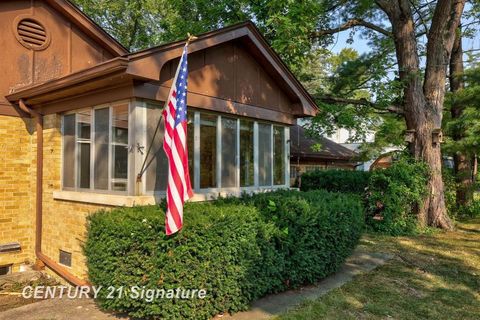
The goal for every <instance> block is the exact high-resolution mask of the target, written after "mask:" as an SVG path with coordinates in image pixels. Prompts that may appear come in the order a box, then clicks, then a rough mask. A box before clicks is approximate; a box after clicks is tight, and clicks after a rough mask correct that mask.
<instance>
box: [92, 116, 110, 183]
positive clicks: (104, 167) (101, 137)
mask: <svg viewBox="0 0 480 320" xmlns="http://www.w3.org/2000/svg"><path fill="white" fill-rule="evenodd" d="M109 131H110V109H109V108H102V109H95V125H94V136H95V142H94V143H95V147H94V148H95V149H94V154H95V160H94V166H93V168H94V174H93V179H94V181H93V184H94V189H100V190H108V143H109V141H110V137H109Z"/></svg>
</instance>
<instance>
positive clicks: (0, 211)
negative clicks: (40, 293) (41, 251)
mask: <svg viewBox="0 0 480 320" xmlns="http://www.w3.org/2000/svg"><path fill="white" fill-rule="evenodd" d="M32 127H33V121H32V120H31V119H21V118H17V117H7V116H0V244H5V243H9V242H19V243H20V245H21V248H22V250H21V251H20V252H12V253H0V266H3V265H9V264H13V271H18V270H19V266H20V265H21V264H23V263H25V262H27V263H33V262H34V239H35V238H34V236H35V234H34V224H35V212H34V201H35V198H34V196H32V195H34V192H35V170H34V169H35V167H34V161H35V160H34V158H32V144H33V141H32V137H33V135H32V134H31V130H32ZM32 168H33V170H32Z"/></svg>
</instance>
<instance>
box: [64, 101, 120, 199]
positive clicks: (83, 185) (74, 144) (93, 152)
mask: <svg viewBox="0 0 480 320" xmlns="http://www.w3.org/2000/svg"><path fill="white" fill-rule="evenodd" d="M128 154H129V153H128V104H122V105H118V106H113V107H103V108H92V109H88V110H82V111H79V112H77V113H75V114H67V115H64V116H63V187H64V188H67V189H69V188H70V189H77V188H78V189H90V190H113V191H126V190H127V181H128Z"/></svg>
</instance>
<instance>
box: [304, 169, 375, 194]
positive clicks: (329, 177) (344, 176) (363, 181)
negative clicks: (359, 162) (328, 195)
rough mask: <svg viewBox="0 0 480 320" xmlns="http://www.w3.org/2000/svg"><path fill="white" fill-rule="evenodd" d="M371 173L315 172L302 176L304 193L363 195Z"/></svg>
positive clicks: (345, 171) (344, 171)
mask: <svg viewBox="0 0 480 320" xmlns="http://www.w3.org/2000/svg"><path fill="white" fill-rule="evenodd" d="M369 177H370V172H368V171H347V170H315V171H310V172H305V173H304V174H302V183H301V186H300V189H301V190H302V191H309V190H316V189H325V190H328V191H335V192H352V193H357V194H363V193H364V192H365V188H366V187H367V185H368V179H369Z"/></svg>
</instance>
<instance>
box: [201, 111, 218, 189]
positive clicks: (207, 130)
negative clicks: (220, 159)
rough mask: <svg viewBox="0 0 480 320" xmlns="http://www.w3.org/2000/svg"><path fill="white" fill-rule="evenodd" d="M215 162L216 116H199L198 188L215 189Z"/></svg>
mask: <svg viewBox="0 0 480 320" xmlns="http://www.w3.org/2000/svg"><path fill="white" fill-rule="evenodd" d="M216 161H217V116H214V115H209V114H201V115H200V188H215V187H216V186H217V179H216V168H217V166H216Z"/></svg>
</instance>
